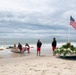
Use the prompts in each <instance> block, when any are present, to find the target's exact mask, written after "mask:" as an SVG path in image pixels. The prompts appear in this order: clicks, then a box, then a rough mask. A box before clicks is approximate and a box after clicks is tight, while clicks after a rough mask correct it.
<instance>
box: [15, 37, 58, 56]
mask: <svg viewBox="0 0 76 75" xmlns="http://www.w3.org/2000/svg"><path fill="white" fill-rule="evenodd" d="M51 45H52V51H53V55H55V54H54V50H55V48H56V46H57V41H56V39H55V38H53V41H52V43H51ZM41 46H42V42H41V41H40V39H38V41H37V56H40V52H41ZM14 48H16V44H14ZM18 49H19V50H20V52H23V51H26V50H27V51H28V54H29V53H30V46H29V44H28V43H26V44H25V47H22V45H21V44H20V43H18Z"/></svg>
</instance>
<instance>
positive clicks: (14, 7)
mask: <svg viewBox="0 0 76 75" xmlns="http://www.w3.org/2000/svg"><path fill="white" fill-rule="evenodd" d="M70 15H71V16H73V18H74V19H75V20H76V0H0V22H2V23H0V27H1V30H0V34H1V36H0V37H4V36H5V34H6V33H4V34H3V33H2V30H4V31H3V32H11V33H12V34H10V35H9V34H8V35H7V34H6V36H7V37H8V36H9V37H11V36H13V37H15V35H17V36H19V35H22V37H25V35H28V36H29V35H30V37H32V35H34V36H35V37H38V38H39V37H47V36H48V37H49V38H50V37H51V36H52V37H54V36H56V37H58V38H59V37H61V38H66V36H67V34H68V27H69V23H70ZM3 21H4V22H6V21H8V22H11V21H13V23H10V24H9V23H7V24H6V23H5V24H4V23H3ZM14 21H15V22H14ZM16 22H17V23H20V25H21V23H22V25H23V27H22V29H20V28H18V27H19V26H18V27H17V28H18V29H17V30H14V28H15V26H14V24H17V23H16ZM24 24H25V25H26V28H24ZM3 26H4V27H3ZM11 26H12V27H11ZM8 28H10V29H9V31H7V30H8ZM6 29H7V30H6ZM70 29H71V33H72V34H71V35H72V38H75V37H76V36H75V34H76V31H75V30H74V28H73V27H71V26H70ZM17 32H18V33H19V34H18V33H17ZM21 32H22V33H21ZM23 32H27V33H26V34H23ZM31 34H32V35H31ZM42 34H43V35H42Z"/></svg>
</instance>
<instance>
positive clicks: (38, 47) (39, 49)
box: [37, 39, 42, 56]
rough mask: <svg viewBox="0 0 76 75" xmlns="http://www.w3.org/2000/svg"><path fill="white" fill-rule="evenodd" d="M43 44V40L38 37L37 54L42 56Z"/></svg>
mask: <svg viewBox="0 0 76 75" xmlns="http://www.w3.org/2000/svg"><path fill="white" fill-rule="evenodd" d="M41 46H42V42H41V41H40V39H38V41H37V56H38V55H39V56H40V51H41Z"/></svg>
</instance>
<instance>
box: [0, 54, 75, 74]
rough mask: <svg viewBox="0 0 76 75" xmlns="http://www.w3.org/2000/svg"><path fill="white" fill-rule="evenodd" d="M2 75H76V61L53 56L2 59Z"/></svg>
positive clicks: (0, 71)
mask: <svg viewBox="0 0 76 75" xmlns="http://www.w3.org/2000/svg"><path fill="white" fill-rule="evenodd" d="M0 75H76V61H75V60H67V59H61V58H58V57H57V56H52V55H51V54H46V55H41V56H36V54H30V55H28V54H26V55H25V56H19V57H12V58H1V59H0Z"/></svg>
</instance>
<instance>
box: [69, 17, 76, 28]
mask: <svg viewBox="0 0 76 75" xmlns="http://www.w3.org/2000/svg"><path fill="white" fill-rule="evenodd" d="M70 25H71V26H72V27H73V28H74V29H76V22H75V20H74V19H73V18H72V17H71V16H70Z"/></svg>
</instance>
